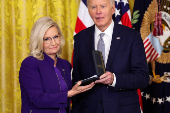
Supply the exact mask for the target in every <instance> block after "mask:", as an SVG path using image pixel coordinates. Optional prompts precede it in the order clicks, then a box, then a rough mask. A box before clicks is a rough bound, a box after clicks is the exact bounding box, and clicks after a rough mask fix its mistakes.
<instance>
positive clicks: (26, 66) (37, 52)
mask: <svg viewBox="0 0 170 113" xmlns="http://www.w3.org/2000/svg"><path fill="white" fill-rule="evenodd" d="M63 45H64V37H63V35H62V33H61V30H60V28H59V27H58V25H57V24H56V23H55V22H54V21H53V20H52V19H51V18H50V17H42V18H40V19H38V20H37V21H36V22H35V24H34V25H33V28H32V30H31V35H30V56H29V57H27V58H26V59H24V60H23V62H22V64H21V68H20V72H19V81H20V87H21V97H22V109H21V112H22V113H69V112H70V109H69V108H70V99H69V97H72V96H74V95H76V94H79V93H81V92H84V91H86V90H89V89H91V88H92V87H93V86H94V83H91V84H90V85H87V86H79V85H80V84H81V81H79V82H78V83H77V84H76V85H75V86H74V87H73V88H72V84H71V75H70V73H71V65H70V63H69V62H68V61H66V60H63V59H61V58H59V55H60V54H61V52H62V47H63Z"/></svg>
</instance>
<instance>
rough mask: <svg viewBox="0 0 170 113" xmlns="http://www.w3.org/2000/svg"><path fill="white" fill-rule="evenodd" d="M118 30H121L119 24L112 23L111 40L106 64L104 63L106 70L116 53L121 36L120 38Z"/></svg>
mask: <svg viewBox="0 0 170 113" xmlns="http://www.w3.org/2000/svg"><path fill="white" fill-rule="evenodd" d="M120 32H121V29H120V27H119V25H118V24H117V23H114V29H113V35H112V42H111V47H110V51H109V56H108V60H107V64H106V70H108V69H109V66H110V65H111V63H112V61H113V59H114V57H115V55H116V52H117V50H118V47H119V45H120V42H121V38H122V36H121V33H120Z"/></svg>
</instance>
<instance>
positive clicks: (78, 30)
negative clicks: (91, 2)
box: [75, 17, 86, 33]
mask: <svg viewBox="0 0 170 113" xmlns="http://www.w3.org/2000/svg"><path fill="white" fill-rule="evenodd" d="M83 29H86V26H85V25H84V24H83V22H82V21H81V20H80V19H79V18H78V17H77V22H76V28H75V32H76V33H78V32H80V31H81V30H83Z"/></svg>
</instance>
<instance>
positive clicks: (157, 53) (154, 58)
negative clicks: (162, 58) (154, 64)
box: [153, 53, 159, 61]
mask: <svg viewBox="0 0 170 113" xmlns="http://www.w3.org/2000/svg"><path fill="white" fill-rule="evenodd" d="M158 55H159V54H158V53H157V54H156V56H155V58H154V59H153V61H155V60H156V59H157V58H158Z"/></svg>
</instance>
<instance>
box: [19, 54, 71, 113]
mask: <svg viewBox="0 0 170 113" xmlns="http://www.w3.org/2000/svg"><path fill="white" fill-rule="evenodd" d="M56 67H57V68H58V69H59V70H60V71H61V74H62V76H63V78H64V80H65V82H66V84H67V86H68V90H70V89H71V86H72V84H71V75H70V74H71V73H70V72H71V65H70V63H69V62H68V61H66V60H63V59H61V58H57V64H56ZM19 81H20V87H21V98H22V109H21V113H60V108H68V112H69V103H70V102H68V101H69V100H68V98H67V92H61V91H60V87H61V86H60V82H59V81H58V78H57V75H56V72H55V70H54V60H53V59H52V58H50V57H49V56H48V55H46V54H44V59H43V60H38V59H36V58H34V57H33V56H29V57H27V58H26V59H24V61H23V62H22V64H21V68H20V72H19Z"/></svg>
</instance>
